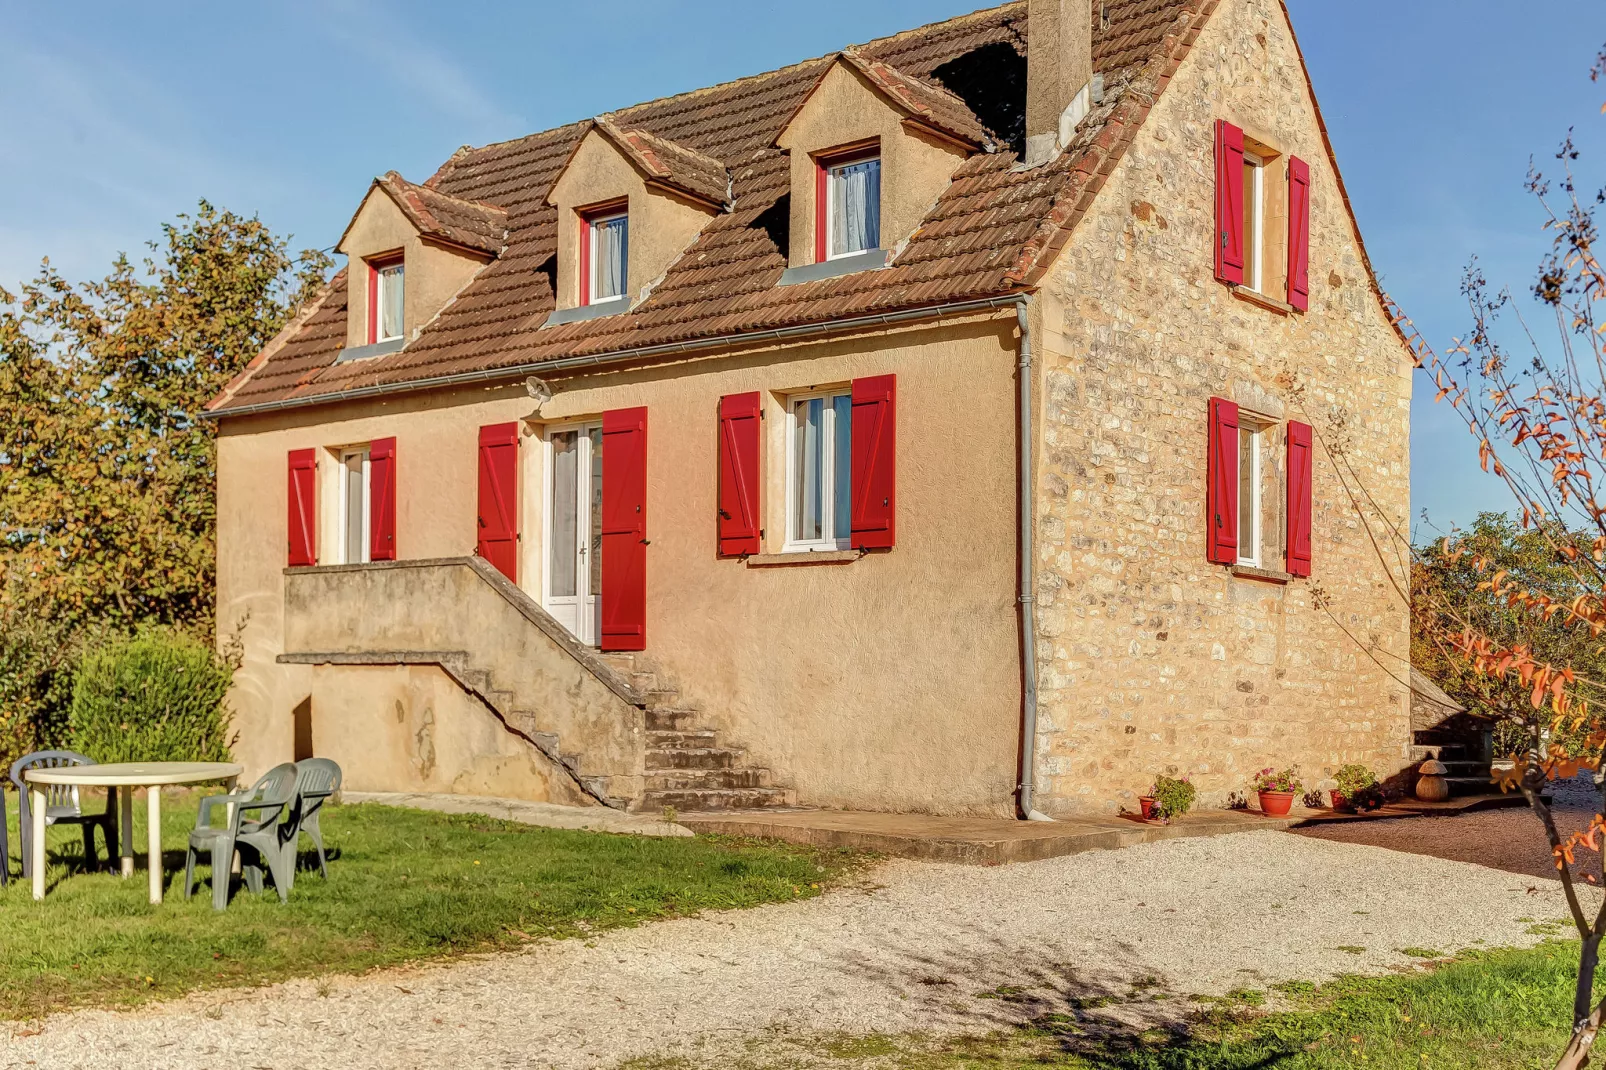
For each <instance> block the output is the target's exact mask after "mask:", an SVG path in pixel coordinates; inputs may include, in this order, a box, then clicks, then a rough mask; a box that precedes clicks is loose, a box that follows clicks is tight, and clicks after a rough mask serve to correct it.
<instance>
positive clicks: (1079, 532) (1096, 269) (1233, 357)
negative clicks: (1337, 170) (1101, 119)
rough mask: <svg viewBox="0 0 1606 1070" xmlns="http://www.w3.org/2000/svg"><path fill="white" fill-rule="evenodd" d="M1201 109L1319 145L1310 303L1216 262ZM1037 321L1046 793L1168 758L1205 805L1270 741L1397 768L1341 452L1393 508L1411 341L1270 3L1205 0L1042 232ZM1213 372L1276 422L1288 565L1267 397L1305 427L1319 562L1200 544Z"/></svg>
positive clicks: (1382, 580) (1388, 683)
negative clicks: (1291, 301) (1376, 276)
mask: <svg viewBox="0 0 1606 1070" xmlns="http://www.w3.org/2000/svg"><path fill="white" fill-rule="evenodd" d="M1218 118H1224V119H1227V120H1228V121H1230V122H1234V123H1236V124H1237V125H1239V126H1242V127H1243V128H1244V129H1245V131H1246V132H1247V133H1248V134H1249V135H1250V136H1251V137H1253V138H1255V139H1256V140H1259V141H1262V142H1265V143H1267V144H1269V145H1271V146H1273V147H1275V148H1278V149H1280V150H1281V151H1282V152H1283V153H1284V154H1285V155H1286V154H1290V153H1291V154H1293V155H1297V156H1299V157H1301V158H1302V159H1305V160H1307V161H1308V162H1309V163H1310V165H1311V175H1312V188H1313V204H1312V221H1311V270H1310V277H1311V301H1310V311H1309V313H1308V314H1305V315H1300V314H1293V315H1283V314H1279V313H1278V312H1276V311H1273V310H1271V309H1268V308H1265V307H1261V306H1259V305H1256V304H1251V303H1249V302H1246V301H1244V300H1242V299H1240V298H1239V297H1235V296H1234V294H1233V293H1232V292H1231V290H1230V289H1229V288H1228V287H1226V286H1225V285H1223V284H1221V283H1218V282H1216V281H1215V279H1214V277H1213V265H1212V256H1211V251H1212V245H1211V242H1212V237H1213V235H1214V226H1215V224H1214V137H1213V129H1214V122H1215V120H1216V119H1218ZM1283 164H1284V161H1283V160H1279V161H1278V162H1277V166H1276V169H1275V176H1276V181H1277V182H1282V181H1283V180H1284V179H1283V175H1284V168H1283ZM1271 180H1272V174H1271V173H1270V172H1268V186H1270V184H1271ZM1278 244H1280V243H1278ZM1268 276H1269V277H1272V278H1275V279H1278V280H1280V279H1281V277H1282V272H1281V269H1280V268H1279V269H1277V270H1275V271H1270V272H1268ZM1277 296H1281V295H1280V294H1279V295H1277ZM1036 319H1037V321H1038V322H1039V324H1040V328H1039V330H1040V334H1041V337H1042V344H1041V346H1040V352H1041V353H1042V359H1041V360H1040V361H1039V366H1038V375H1039V381H1038V384H1037V385H1038V387H1039V391H1040V392H1039V395H1038V396H1039V398H1040V405H1041V409H1042V411H1041V413H1040V416H1039V418H1040V419H1041V421H1042V423H1041V427H1042V438H1041V440H1040V443H1039V455H1038V469H1037V474H1036V479H1037V511H1038V532H1037V566H1038V570H1039V571H1038V580H1037V590H1036V597H1037V620H1038V659H1039V677H1040V679H1039V684H1040V689H1041V691H1040V693H1041V709H1040V719H1039V731H1040V735H1039V739H1038V766H1037V769H1038V774H1037V775H1038V781H1039V787H1038V796H1037V805H1038V807H1039V808H1040V809H1043V810H1045V811H1047V812H1049V813H1051V814H1053V813H1075V812H1090V811H1093V812H1111V811H1114V810H1117V809H1119V808H1121V807H1128V808H1133V807H1135V802H1136V796H1137V795H1138V794H1140V793H1141V792H1142V791H1144V790H1146V788H1147V787H1148V785H1149V784H1150V782H1151V781H1152V779H1153V777H1154V775H1155V774H1156V773H1159V772H1165V771H1166V770H1167V769H1168V768H1171V767H1175V769H1176V770H1177V771H1178V772H1179V773H1181V774H1185V775H1188V776H1190V777H1192V778H1193V780H1194V782H1195V783H1196V784H1197V785H1198V786H1199V788H1200V791H1201V804H1202V805H1205V806H1221V805H1225V804H1227V802H1228V800H1229V798H1230V796H1231V795H1232V793H1234V792H1243V793H1246V794H1247V793H1248V782H1249V779H1250V778H1251V777H1252V776H1253V775H1254V773H1255V772H1256V771H1258V770H1259V769H1261V768H1263V767H1265V766H1269V765H1270V766H1277V767H1283V766H1287V765H1291V764H1297V765H1298V766H1299V767H1300V770H1301V772H1302V774H1303V775H1304V779H1305V782H1306V786H1307V788H1312V787H1315V785H1316V784H1317V783H1318V782H1320V781H1321V780H1322V779H1324V778H1325V777H1326V776H1329V775H1331V773H1332V772H1333V771H1335V770H1336V769H1337V768H1338V767H1339V766H1340V765H1343V764H1345V763H1348V762H1364V763H1366V764H1368V765H1370V766H1371V767H1373V768H1374V769H1375V770H1376V772H1377V773H1378V774H1379V776H1385V775H1387V774H1389V773H1392V772H1394V771H1395V770H1397V769H1398V768H1400V767H1401V766H1403V765H1404V764H1405V763H1406V760H1407V758H1408V753H1409V752H1408V743H1409V739H1408V736H1409V703H1408V701H1407V697H1406V696H1407V689H1406V687H1405V686H1404V685H1403V683H1401V682H1400V681H1402V680H1403V679H1405V672H1406V662H1405V660H1404V659H1405V658H1406V657H1407V656H1408V645H1409V642H1408V639H1409V635H1408V623H1407V614H1406V609H1405V606H1404V605H1403V604H1402V602H1401V601H1400V600H1399V598H1398V597H1397V595H1396V594H1395V592H1394V588H1393V585H1392V584H1391V583H1390V582H1389V580H1388V578H1387V576H1386V574H1385V571H1384V568H1383V565H1382V564H1381V563H1380V561H1379V559H1378V556H1377V554H1376V553H1375V551H1374V550H1373V548H1372V546H1371V543H1370V541H1369V539H1368V536H1367V533H1366V530H1365V528H1364V527H1363V525H1362V522H1361V517H1360V514H1359V512H1358V511H1357V509H1356V508H1355V507H1354V506H1353V505H1352V504H1351V502H1350V498H1349V496H1348V495H1347V494H1346V492H1345V490H1344V488H1343V486H1342V484H1341V483H1340V481H1339V470H1340V469H1339V467H1338V466H1337V464H1336V458H1335V454H1334V448H1335V447H1339V446H1341V447H1342V449H1343V450H1344V453H1345V457H1346V460H1347V464H1348V466H1349V467H1350V468H1353V470H1354V473H1355V475H1356V476H1357V477H1358V478H1359V479H1360V480H1361V481H1362V482H1363V483H1364V485H1365V487H1366V490H1367V491H1369V492H1370V494H1371V495H1372V497H1373V498H1374V499H1375V500H1376V501H1377V503H1378V504H1379V506H1380V507H1381V509H1382V511H1383V512H1384V513H1385V514H1386V522H1387V523H1389V524H1393V525H1396V526H1397V528H1398V529H1399V530H1401V531H1404V530H1407V521H1408V513H1409V502H1410V483H1409V478H1410V467H1409V466H1410V456H1409V415H1410V388H1411V380H1410V363H1409V359H1408V357H1407V354H1406V352H1405V349H1404V347H1403V345H1402V344H1401V342H1400V340H1399V338H1398V336H1397V335H1396V334H1395V332H1394V331H1393V329H1392V328H1391V327H1390V326H1389V324H1388V322H1387V320H1386V319H1385V317H1384V315H1383V313H1382V311H1381V308H1380V306H1379V303H1378V299H1377V297H1376V295H1375V294H1374V292H1373V291H1372V289H1371V285H1370V281H1369V278H1368V274H1367V270H1366V267H1365V266H1364V264H1363V262H1362V258H1361V252H1360V249H1359V247H1358V246H1357V244H1356V241H1355V238H1354V231H1353V229H1352V225H1351V222H1350V219H1349V216H1348V213H1347V211H1346V208H1345V206H1344V203H1343V200H1342V197H1341V194H1340V190H1339V187H1338V184H1337V180H1336V178H1335V174H1334V169H1333V162H1332V160H1331V159H1329V158H1328V157H1327V155H1326V153H1325V151H1324V148H1323V142H1322V136H1321V133H1320V130H1319V128H1318V125H1317V119H1316V115H1315V112H1314V109H1313V106H1312V104H1311V101H1310V97H1309V92H1308V87H1307V84H1306V80H1305V75H1304V72H1303V70H1302V67H1301V64H1300V61H1299V58H1298V56H1297V54H1296V51H1295V45H1294V42H1293V39H1292V37H1291V35H1290V33H1289V30H1288V25H1287V22H1286V20H1285V16H1284V14H1283V10H1282V8H1281V6H1280V4H1279V3H1277V2H1276V0H1224V2H1223V3H1222V4H1221V5H1220V7H1219V8H1218V9H1217V11H1216V12H1215V14H1214V15H1213V16H1212V17H1211V19H1210V21H1209V23H1208V24H1207V26H1206V27H1205V29H1204V31H1203V33H1202V34H1201V35H1200V38H1199V40H1198V42H1197V43H1196V44H1195V45H1194V47H1193V49H1192V51H1191V53H1190V54H1189V55H1188V57H1187V58H1186V60H1185V61H1184V62H1183V64H1182V66H1181V68H1180V69H1179V70H1178V72H1177V74H1176V76H1175V77H1174V78H1173V80H1172V82H1171V84H1170V86H1169V87H1168V88H1167V89H1166V90H1165V92H1164V93H1163V95H1162V96H1161V98H1160V100H1159V102H1158V104H1157V105H1156V106H1155V108H1154V110H1153V112H1152V113H1151V115H1150V116H1149V118H1148V121H1147V122H1146V123H1145V124H1144V126H1143V128H1142V129H1141V130H1140V131H1139V133H1138V135H1137V138H1136V140H1135V142H1134V143H1133V145H1132V146H1131V148H1130V149H1129V150H1128V153H1127V155H1126V157H1125V158H1124V160H1123V161H1122V162H1121V164H1120V165H1119V167H1118V168H1117V170H1116V171H1115V172H1114V173H1113V174H1112V175H1111V176H1110V178H1109V180H1108V183H1107V184H1106V186H1105V187H1104V189H1103V191H1102V193H1101V194H1100V195H1099V197H1098V200H1097V202H1096V204H1095V205H1094V206H1093V208H1092V210H1091V211H1090V213H1089V214H1088V216H1087V217H1086V218H1084V219H1083V220H1082V221H1081V222H1080V223H1079V224H1078V226H1077V229H1076V231H1075V233H1074V235H1073V236H1072V239H1071V241H1070V242H1069V243H1068V244H1067V246H1066V248H1065V249H1064V250H1063V252H1062V253H1061V254H1060V256H1059V259H1058V262H1057V263H1056V265H1055V266H1054V268H1053V270H1052V271H1051V273H1050V275H1049V277H1048V278H1047V279H1046V280H1045V283H1044V286H1043V292H1042V294H1041V295H1040V298H1039V302H1038V310H1037V313H1036ZM1212 395H1215V396H1221V397H1227V398H1232V399H1235V400H1237V401H1238V402H1239V403H1240V404H1241V405H1243V406H1245V408H1246V409H1249V410H1253V411H1255V412H1257V413H1259V414H1261V415H1263V416H1266V417H1269V418H1274V419H1275V420H1276V421H1278V422H1277V423H1276V424H1275V425H1274V426H1273V428H1272V430H1271V432H1270V435H1271V438H1272V443H1271V447H1270V449H1269V450H1268V451H1267V454H1266V458H1267V461H1268V462H1275V464H1274V468H1275V471H1274V472H1273V473H1271V474H1269V477H1268V483H1267V484H1266V487H1267V490H1266V491H1265V493H1266V496H1267V498H1268V499H1269V500H1268V502H1267V505H1266V509H1265V511H1264V513H1263V525H1264V528H1265V530H1266V533H1267V536H1268V537H1267V539H1266V552H1265V557H1264V560H1263V564H1264V565H1266V566H1267V567H1268V568H1270V569H1274V570H1280V569H1281V568H1282V567H1283V561H1282V528H1283V516H1282V513H1283V507H1282V501H1281V495H1282V493H1283V491H1282V486H1283V484H1282V478H1281V463H1282V457H1283V450H1284V448H1285V447H1284V443H1283V438H1282V434H1281V431H1282V427H1283V423H1282V421H1284V420H1286V419H1299V420H1304V421H1306V422H1308V423H1311V424H1312V425H1314V427H1315V428H1316V434H1317V438H1318V442H1317V445H1316V449H1315V465H1314V467H1315V473H1314V481H1315V487H1314V516H1313V539H1312V548H1313V555H1314V574H1313V575H1312V577H1311V578H1310V579H1308V580H1304V579H1296V580H1293V581H1292V582H1288V583H1286V584H1280V583H1276V582H1268V581H1267V580H1263V579H1251V578H1244V577H1240V576H1235V575H1233V574H1231V573H1230V571H1229V570H1228V569H1226V568H1224V567H1223V566H1219V565H1212V564H1210V563H1209V562H1208V561H1207V560H1206V558H1205V530H1206V528H1205V510H1206V506H1205V481H1206V441H1207V437H1206V436H1207V425H1206V413H1207V405H1208V399H1209V398H1210V397H1211V396H1212ZM1351 486H1352V487H1353V486H1354V484H1353V482H1352V484H1351ZM1368 519H1370V521H1371V523H1372V525H1373V528H1374V530H1378V532H1379V537H1380V538H1381V537H1382V531H1381V529H1380V523H1381V522H1380V520H1379V518H1378V517H1377V516H1376V515H1375V514H1372V515H1370V516H1369V518H1368ZM1324 603H1325V605H1326V607H1327V608H1326V609H1324V608H1323V605H1324ZM1346 633H1347V634H1346ZM1385 668H1386V669H1387V670H1388V671H1385ZM1396 678H1398V679H1396Z"/></svg>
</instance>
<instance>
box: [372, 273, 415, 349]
mask: <svg viewBox="0 0 1606 1070" xmlns="http://www.w3.org/2000/svg"><path fill="white" fill-rule="evenodd" d="M392 268H395V269H397V270H398V274H396V275H387V274H386V272H388V271H390V270H391V269H392ZM373 272H374V304H375V305H376V306H377V307H375V309H374V341H375V342H376V343H378V342H394V341H395V340H396V339H398V338H400V337H401V336H402V334H405V333H406V330H407V326H406V323H407V261H406V260H401V259H397V260H387V261H385V262H384V263H382V264H376V265H374V268H373ZM394 278H399V279H400V280H401V282H400V285H401V298H402V330H401V331H400V332H398V333H396V334H386V333H385V294H386V292H387V291H388V290H389V289H390V287H391V286H394V285H396V283H394V282H387V281H386V280H387V279H394Z"/></svg>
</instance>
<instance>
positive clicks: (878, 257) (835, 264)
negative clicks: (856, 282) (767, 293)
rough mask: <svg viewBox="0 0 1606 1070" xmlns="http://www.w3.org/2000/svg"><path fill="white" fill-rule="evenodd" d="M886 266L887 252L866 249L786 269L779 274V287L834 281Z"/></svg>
mask: <svg viewBox="0 0 1606 1070" xmlns="http://www.w3.org/2000/svg"><path fill="white" fill-rule="evenodd" d="M886 266H887V251H886V250H885V249H866V250H865V251H864V252H862V253H854V254H853V255H852V256H839V257H837V258H836V259H835V260H825V261H822V262H820V263H818V264H804V265H803V266H802V267H794V268H787V269H786V270H785V271H784V272H782V273H781V281H780V282H779V283H777V285H779V286H795V285H797V284H798V283H800V282H818V281H819V280H820V279H834V278H836V277H837V276H838V275H852V274H855V273H857V272H860V271H874V270H876V269H877V268H884V267H886Z"/></svg>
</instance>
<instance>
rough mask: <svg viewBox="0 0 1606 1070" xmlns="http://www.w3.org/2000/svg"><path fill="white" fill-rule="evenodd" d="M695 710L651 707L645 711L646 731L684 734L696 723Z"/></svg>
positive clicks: (696, 712)
mask: <svg viewBox="0 0 1606 1070" xmlns="http://www.w3.org/2000/svg"><path fill="white" fill-rule="evenodd" d="M697 715H698V711H697V710H688V709H683V708H681V709H677V708H676V707H674V706H653V707H651V708H650V709H648V710H647V731H649V732H684V731H686V730H687V729H689V728H693V727H695V726H696V723H697Z"/></svg>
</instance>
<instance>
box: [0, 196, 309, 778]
mask: <svg viewBox="0 0 1606 1070" xmlns="http://www.w3.org/2000/svg"><path fill="white" fill-rule="evenodd" d="M328 265H329V261H328V258H327V257H325V256H323V254H321V253H316V252H312V253H304V254H302V256H301V257H300V258H299V259H292V258H291V257H290V255H289V254H288V252H287V250H286V246H285V243H284V242H283V241H282V240H281V239H280V238H278V237H276V236H274V235H273V234H272V233H270V232H269V230H268V229H267V227H265V226H264V225H263V224H262V223H260V222H259V221H257V220H255V219H244V218H241V217H239V216H236V215H234V214H232V213H229V212H225V211H219V210H217V209H215V208H213V207H212V206H211V205H209V204H207V203H205V202H202V203H201V205H200V206H199V208H198V210H197V211H196V213H195V214H194V215H193V216H191V215H181V216H179V217H178V219H177V220H176V221H175V222H173V223H171V224H169V225H166V226H164V227H163V228H162V240H161V241H160V242H155V243H152V244H151V245H150V256H149V257H148V258H147V259H145V260H144V261H143V262H142V263H140V264H138V265H136V264H135V263H134V262H133V261H131V260H129V259H128V258H127V257H126V256H119V257H118V258H117V259H116V261H115V262H114V263H113V264H112V267H111V271H110V272H109V273H108V274H107V275H106V276H105V277H104V278H103V279H99V280H95V281H91V282H85V283H74V282H70V281H68V280H67V279H65V278H63V277H62V276H61V275H60V274H59V273H58V272H56V271H55V270H54V269H53V268H52V267H51V266H50V263H49V261H48V260H46V261H45V262H44V264H43V265H42V266H41V269H40V272H39V274H38V276H37V277H36V278H35V279H33V280H32V281H30V282H27V283H24V284H22V286H21V287H20V289H19V291H18V292H17V293H15V294H13V293H10V292H7V291H6V290H4V289H0V397H3V398H4V399H5V404H4V405H3V406H0V458H3V460H4V463H3V464H0V757H3V756H4V755H5V754H6V753H7V752H9V751H15V750H17V749H20V748H23V747H27V746H30V745H32V744H33V743H34V742H36V741H37V740H40V739H51V738H55V737H56V735H57V734H58V733H59V731H60V729H61V721H62V718H63V717H64V715H65V711H66V706H67V701H68V697H69V695H70V689H71V667H72V665H73V660H74V658H75V656H76V654H77V652H78V651H80V650H82V649H83V648H84V646H85V644H86V643H90V642H93V641H94V640H95V638H96V637H98V636H103V635H106V634H122V633H128V632H131V631H133V630H134V629H136V628H137V627H139V626H141V625H145V624H160V625H168V626H172V627H176V628H179V629H182V630H187V631H190V632H192V633H194V634H196V635H197V636H202V637H205V638H206V640H207V641H208V642H210V640H211V635H212V633H213V625H214V621H213V578H214V575H215V565H214V556H215V555H214V535H213V533H214V530H215V493H214V476H215V461H214V458H215V449H214V441H213V436H214V434H215V428H214V427H213V426H212V425H211V424H209V423H207V422H205V421H203V420H201V419H200V418H199V414H200V411H201V408H202V406H203V405H204V404H205V403H206V402H207V401H208V400H209V399H210V398H211V397H212V396H213V395H214V394H215V393H216V392H217V391H218V389H219V388H220V387H221V386H222V385H223V384H224V383H226V382H227V381H228V380H229V379H230V378H231V377H233V376H234V375H235V374H237V373H238V372H239V371H240V369H241V368H242V367H243V366H244V365H245V363H246V361H248V360H250V359H251V357H252V356H254V355H255V354H256V353H257V351H258V350H260V349H261V348H262V346H263V345H264V344H266V343H267V342H268V341H269V340H270V339H271V338H272V337H273V336H274V335H275V334H276V333H277V332H278V331H279V329H280V328H281V327H282V326H283V325H284V324H285V323H286V322H287V321H288V319H289V318H290V316H291V315H292V314H293V313H294V310H295V309H296V307H297V306H298V304H299V303H300V302H302V301H303V300H304V299H306V298H307V296H308V295H309V294H310V293H311V291H312V290H313V289H315V288H318V287H321V285H322V283H323V279H324V274H325V272H326V270H327V268H328Z"/></svg>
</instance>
